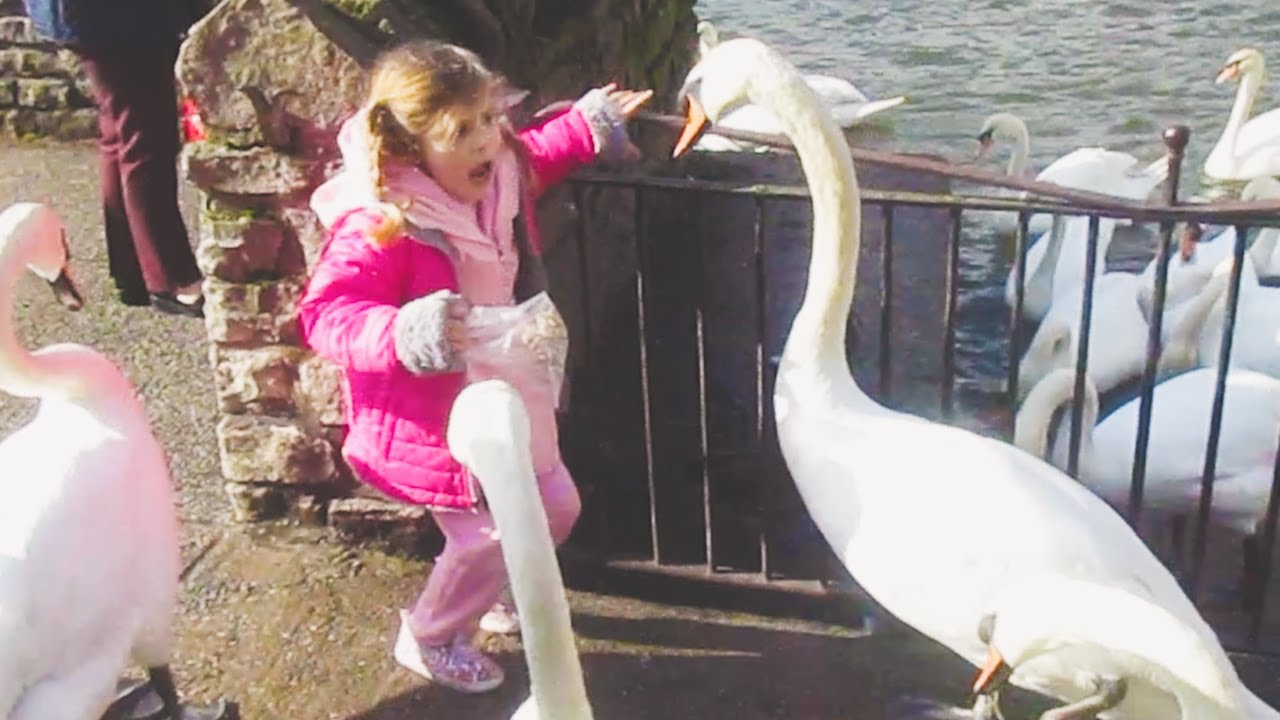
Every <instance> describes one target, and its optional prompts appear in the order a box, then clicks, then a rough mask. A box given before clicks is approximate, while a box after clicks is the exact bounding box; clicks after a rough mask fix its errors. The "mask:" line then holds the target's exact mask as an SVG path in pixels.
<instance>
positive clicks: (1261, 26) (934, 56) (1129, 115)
mask: <svg viewBox="0 0 1280 720" xmlns="http://www.w3.org/2000/svg"><path fill="white" fill-rule="evenodd" d="M696 10H697V12H698V14H699V16H700V17H702V18H705V19H709V20H712V21H713V22H715V23H716V25H717V27H718V28H719V29H720V32H721V36H722V37H725V36H728V35H732V34H741V35H751V36H754V37H758V38H760V39H762V40H764V41H766V42H769V43H771V44H773V45H774V46H775V47H777V48H778V49H779V50H782V51H783V52H785V53H786V54H787V55H788V57H790V58H791V60H792V61H793V62H794V63H796V64H797V65H798V66H799V67H800V68H801V69H802V70H805V71H807V72H820V73H825V74H831V75H839V76H842V77H845V78H847V79H849V80H851V81H853V82H854V83H855V84H856V85H857V86H858V87H859V88H861V89H862V90H863V91H864V92H866V93H867V94H868V95H871V96H873V97H889V96H893V95H906V96H907V99H908V100H907V104H905V105H902V106H900V107H898V108H895V109H894V110H890V111H888V112H887V113H886V115H890V116H891V118H892V119H891V123H892V133H893V138H894V140H893V142H894V144H895V145H897V146H899V147H901V148H902V149H909V150H913V151H921V152H937V153H939V154H942V155H945V156H948V157H956V156H959V155H962V154H963V155H969V154H971V153H972V152H973V150H974V142H973V137H974V135H976V134H977V131H978V128H979V127H980V126H981V124H982V120H983V118H985V117H986V116H987V115H989V114H991V113H993V112H997V111H1010V112H1014V113H1017V114H1018V115H1020V116H1022V118H1023V119H1024V120H1026V122H1027V125H1028V126H1029V127H1030V129H1031V153H1032V164H1033V166H1035V167H1037V168H1038V167H1042V166H1044V165H1046V164H1048V163H1049V162H1051V161H1052V160H1053V159H1054V158H1056V157H1058V156H1060V155H1062V154H1064V153H1067V152H1070V151H1071V150H1072V149H1074V148H1076V147H1080V146H1085V145H1103V146H1106V147H1110V148H1114V149H1117V150H1125V151H1128V152H1131V153H1134V154H1135V155H1138V156H1139V157H1142V158H1147V157H1150V158H1152V159H1154V158H1155V157H1158V156H1159V154H1160V153H1161V152H1162V151H1163V148H1162V146H1161V143H1160V133H1161V131H1162V130H1163V129H1164V128H1165V127H1166V126H1168V125H1171V124H1175V123H1183V124H1186V125H1187V126H1189V127H1190V128H1191V131H1192V132H1191V144H1190V146H1189V147H1188V152H1187V155H1188V167H1190V168H1195V169H1198V168H1199V165H1200V163H1201V162H1203V160H1204V158H1205V156H1206V155H1208V153H1209V150H1210V149H1211V148H1212V147H1213V144H1214V142H1215V141H1216V140H1217V137H1218V135H1219V133H1221V131H1222V126H1223V125H1224V124H1225V122H1226V118H1227V113H1228V112H1229V110H1230V108H1231V101H1232V99H1233V97H1234V93H1235V85H1234V84H1224V85H1214V84H1213V78H1214V76H1215V75H1216V74H1217V72H1218V70H1219V68H1220V67H1221V65H1222V62H1223V61H1224V60H1225V59H1226V58H1227V56H1228V55H1230V54H1231V53H1232V52H1234V51H1235V50H1237V49H1239V48H1242V47H1246V46H1252V47H1256V48H1258V49H1260V50H1261V51H1262V52H1263V53H1264V54H1266V53H1271V52H1272V51H1273V45H1271V44H1270V43H1269V42H1268V40H1269V38H1271V37H1274V30H1275V28H1276V27H1278V26H1280V4H1277V3H1275V2H1274V0H1236V1H1234V2H1205V1H1204V0H1166V1H1163V2H1158V3H1157V2H1148V1H1147V0H1141V1H1139V0H1131V1H1130V2H1120V1H1112V2H1096V1H1090V0H1081V1H1080V2H1072V3H1064V2H1060V1H1059V0H1017V1H1015V0H977V1H975V0H928V1H927V2H925V1H923V0H893V2H887V1H881V2H858V3H854V2H849V1H848V0H700V1H699V2H698V4H697V7H696ZM1274 56H1275V57H1276V58H1280V54H1275V55H1274ZM1277 62H1280V60H1277ZM1274 98H1275V94H1274V92H1271V93H1269V92H1268V87H1266V86H1264V88H1263V91H1262V93H1261V94H1260V95H1259V99H1258V103H1257V105H1256V106H1255V107H1256V108H1257V109H1258V110H1264V109H1267V108H1269V107H1270V106H1272V105H1274V104H1275V99H1274ZM1191 174H1192V175H1194V174H1195V173H1191ZM1189 180H1190V182H1191V183H1192V186H1189V187H1188V190H1190V191H1191V192H1194V178H1190V179H1189Z"/></svg>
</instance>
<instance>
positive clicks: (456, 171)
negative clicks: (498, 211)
mask: <svg viewBox="0 0 1280 720" xmlns="http://www.w3.org/2000/svg"><path fill="white" fill-rule="evenodd" d="M456 118H457V121H458V130H457V136H456V138H455V139H454V142H453V145H452V147H448V148H438V147H435V146H434V144H433V143H432V142H431V140H430V139H429V138H425V137H424V138H422V139H421V147H423V148H425V150H424V151H423V158H422V160H423V164H424V165H425V166H426V168H427V173H428V174H430V175H431V177H432V178H433V179H434V180H435V181H436V182H437V183H438V184H439V185H440V187H442V188H444V190H445V192H447V193H449V194H450V195H452V196H454V197H455V198H457V199H459V200H461V201H463V202H468V203H478V202H480V200H482V199H483V198H484V196H485V194H486V193H488V192H489V185H490V184H492V183H493V164H494V160H495V159H496V158H497V157H498V151H499V150H501V149H502V133H501V131H500V129H499V125H498V123H499V114H498V111H497V108H496V105H495V103H494V102H493V99H492V98H489V97H486V99H485V100H484V101H482V102H481V103H480V105H479V106H478V107H474V108H467V109H461V110H459V111H458V112H457V113H456Z"/></svg>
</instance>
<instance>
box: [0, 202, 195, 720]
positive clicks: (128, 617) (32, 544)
mask: <svg viewBox="0 0 1280 720" xmlns="http://www.w3.org/2000/svg"><path fill="white" fill-rule="evenodd" d="M0 228H2V229H0V234H3V235H4V236H5V239H4V240H3V241H0V243H2V244H0V389H3V390H4V391H5V392H7V393H9V394H12V395H20V396H24V397H35V398H39V399H40V408H39V411H38V412H37V413H36V416H35V417H34V418H33V419H32V420H31V422H29V423H28V424H26V425H25V426H23V427H22V428H20V429H19V430H17V431H16V432H14V433H13V434H12V435H10V436H9V437H8V438H6V439H5V440H4V441H3V442H0V467H2V468H5V472H4V476H3V479H2V480H0V717H4V718H10V719H12V720H18V719H19V718H47V719H50V720H52V719H54V718H66V719H67V720H89V719H90V718H97V717H99V716H100V715H101V714H102V713H103V712H104V711H105V710H106V708H107V707H108V705H109V704H110V703H111V701H112V700H113V699H114V697H115V690H116V679H117V677H118V676H119V674H120V673H121V672H122V671H123V670H124V669H125V667H126V666H127V665H128V663H129V661H130V660H131V659H132V660H135V661H137V662H139V663H141V664H143V665H146V666H148V667H153V666H159V665H164V664H165V663H166V662H167V661H168V658H169V655H170V651H171V644H172V637H171V624H172V621H173V613H174V608H175V603H176V601H177V590H178V573H179V560H178V539H177V520H176V516H175V510H174V503H173V490H172V487H171V485H170V480H169V470H168V464H167V462H166V459H165V456H164V452H163V451H162V449H161V447H160V445H159V443H158V442H157V441H156V439H155V437H154V436H153V435H152V433H151V429H150V425H149V423H148V421H147V416H146V413H145V412H144V411H143V408H142V406H141V404H140V403H139V402H138V400H137V398H136V397H135V396H134V392H133V389H132V387H131V386H130V384H129V382H128V380H127V379H126V378H125V377H124V375H123V374H122V373H121V372H120V371H119V370H118V369H117V368H116V367H115V365H114V364H112V363H111V361H110V360H108V359H107V358H106V357H105V356H103V355H101V354H99V353H98V352H96V351H94V350H92V349H90V348H87V347H83V346H80V345H55V346H50V347H46V348H44V349H42V350H39V351H37V352H35V353H28V352H27V351H26V350H25V349H24V348H22V347H21V346H20V345H19V344H18V341H17V338H16V337H15V335H14V333H13V329H12V325H11V317H10V315H11V310H12V302H13V300H12V296H11V294H12V292H13V287H14V284H15V281H16V280H17V278H18V276H19V275H20V274H21V272H22V268H23V265H26V264H28V263H30V264H31V266H32V267H33V269H35V270H36V272H38V273H39V274H42V275H46V276H49V275H51V274H56V273H57V272H58V271H59V270H60V269H61V266H62V263H63V262H64V261H65V250H64V249H63V246H62V239H61V227H60V224H59V223H58V221H57V219H56V218H55V217H54V216H53V214H52V212H51V211H49V210H48V209H47V208H43V207H41V206H30V205H21V206H15V207H13V208H10V209H9V210H7V211H6V212H5V213H4V215H2V216H0Z"/></svg>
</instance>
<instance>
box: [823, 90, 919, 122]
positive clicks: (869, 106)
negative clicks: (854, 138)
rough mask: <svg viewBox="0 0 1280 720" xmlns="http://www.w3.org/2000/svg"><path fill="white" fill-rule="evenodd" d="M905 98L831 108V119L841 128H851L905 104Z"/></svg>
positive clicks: (846, 104) (847, 104) (899, 97)
mask: <svg viewBox="0 0 1280 720" xmlns="http://www.w3.org/2000/svg"><path fill="white" fill-rule="evenodd" d="M906 101H907V98H906V97H903V96H901V95H900V96H898V97H895V98H889V99H887V100H871V101H869V102H864V103H845V104H842V105H835V106H832V107H831V117H832V118H834V119H835V121H836V124H837V125H839V126H840V127H843V128H848V127H852V126H854V125H857V124H858V123H860V122H862V121H863V120H866V119H867V118H869V117H871V116H872V115H875V114H876V113H879V112H883V111H885V110H889V109H891V108H895V107H897V106H899V105H901V104H902V103H904V102H906Z"/></svg>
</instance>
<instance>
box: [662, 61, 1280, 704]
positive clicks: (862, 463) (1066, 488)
mask: <svg viewBox="0 0 1280 720" xmlns="http://www.w3.org/2000/svg"><path fill="white" fill-rule="evenodd" d="M680 96H681V97H682V98H683V99H684V100H685V103H686V108H687V113H688V117H687V124H686V126H685V130H684V132H683V134H682V135H681V137H680V139H679V140H678V141H677V143H676V147H675V151H674V154H675V155H677V156H678V155H680V154H681V153H682V152H684V151H685V150H686V149H688V147H689V146H690V145H691V144H692V142H693V141H694V140H696V138H697V136H698V134H699V133H700V132H701V131H702V130H703V129H705V127H706V124H707V121H708V119H710V120H711V121H712V122H714V121H715V120H716V119H717V118H719V117H721V116H723V115H724V113H725V112H726V111H727V110H729V109H731V108H733V107H735V106H736V105H738V104H740V103H743V102H753V103H756V104H759V105H762V106H764V107H767V108H769V109H770V110H771V111H773V112H774V113H775V114H776V115H777V117H778V118H779V119H780V121H781V122H782V123H783V125H784V127H785V129H786V135H787V136H788V137H789V138H790V139H791V141H792V142H793V143H794V144H795V147H796V152H797V154H798V155H799V158H800V163H801V166H802V167H803V169H804V173H805V176H806V178H807V182H808V186H809V192H810V196H811V199H812V205H813V241H812V242H813V244H812V257H811V261H810V265H809V270H808V279H807V287H806V290H805V294H804V299H803V301H802V302H801V306H800V309H799V311H798V312H797V314H796V316H795V319H794V321H793V323H792V326H791V329H790V332H789V335H788V337H787V340H786V344H785V347H784V349H783V354H782V360H781V364H780V367H779V369H778V373H777V381H776V386H775V389H774V405H775V413H776V419H777V432H778V440H779V443H780V446H781V449H782V454H783V457H784V459H785V460H786V463H787V467H788V469H789V470H790V473H791V476H792V478H794V480H795V483H796V487H797V489H798V490H799V493H800V496H801V498H802V500H803V502H804V504H805V507H806V508H807V509H808V511H809V513H810V514H811V516H812V517H813V520H814V522H815V523H816V525H817V527H818V528H819V530H820V531H821V532H822V534H823V536H824V537H825V538H826V540H827V542H828V543H829V544H830V545H831V547H832V548H833V550H834V551H835V553H836V555H837V556H838V557H839V558H840V559H841V560H842V562H843V563H844V565H845V567H846V568H847V569H848V571H849V572H850V574H851V575H852V577H853V578H854V580H856V581H857V582H858V583H859V585H861V587H862V588H864V589H865V590H866V591H867V592H868V593H869V594H870V595H871V596H872V597H873V598H874V599H875V600H876V601H877V602H878V603H879V604H880V605H881V606H882V607H884V608H885V609H886V610H887V611H889V612H890V613H892V614H894V615H895V616H897V617H898V618H900V619H901V620H902V621H904V622H905V623H906V624H908V625H910V626H912V627H914V628H915V629H916V630H918V631H920V632H921V633H923V634H924V635H926V636H928V637H930V638H932V639H934V640H935V641H937V642H939V643H941V644H943V645H944V646H946V647H948V648H950V649H951V650H952V651H954V652H955V653H957V654H958V655H960V656H961V657H963V658H965V659H966V660H967V661H969V662H971V663H973V664H974V665H975V666H979V667H983V668H987V667H988V665H989V664H990V663H989V662H988V660H989V654H988V647H987V645H986V643H984V642H983V641H982V639H981V638H980V632H979V629H980V627H981V626H982V625H983V622H984V619H985V618H986V617H987V615H988V614H990V613H991V612H992V610H993V609H994V608H995V607H996V603H997V601H998V600H999V599H1000V593H1001V591H1002V590H1003V589H1005V588H1008V587H1010V586H1012V585H1014V584H1016V583H1019V582H1023V581H1028V580H1031V579H1033V578H1034V577H1036V576H1042V575H1043V576H1046V577H1047V578H1049V579H1057V580H1060V581H1063V582H1067V581H1075V582H1079V583H1082V584H1085V585H1087V586H1090V587H1093V588H1097V590H1098V591H1099V592H1114V593H1123V594H1126V595H1132V596H1134V597H1137V598H1140V599H1141V600H1142V601H1144V602H1148V603H1150V604H1152V605H1153V606H1154V607H1156V608H1157V609H1159V610H1160V611H1161V613H1162V614H1161V616H1160V617H1159V618H1155V617H1153V618H1151V619H1150V621H1149V622H1148V621H1147V618H1145V617H1144V616H1142V615H1141V614H1137V615H1134V616H1132V617H1129V622H1126V623H1125V624H1124V625H1123V626H1120V627H1115V628H1113V627H1111V626H1110V625H1108V626H1107V628H1106V629H1108V630H1111V631H1112V632H1113V633H1114V635H1113V636H1112V637H1111V638H1110V639H1109V640H1106V641H1105V642H1104V644H1103V645H1102V646H1101V647H1100V648H1097V647H1094V646H1083V645H1082V644H1080V643H1079V642H1078V641H1077V640H1076V639H1075V638H1073V637H1072V636H1055V637H1053V638H1052V640H1053V643H1052V645H1047V646H1042V649H1043V650H1044V652H1042V653H1040V654H1038V655H1037V656H1036V657H1033V658H1028V659H1026V660H1025V661H1022V659H1021V658H1011V659H1014V660H1015V661H1017V663H1018V664H1017V666H1016V667H1015V668H1014V669H1013V672H1012V674H1011V680H1012V682H1013V683H1014V684H1016V685H1019V686H1022V687H1026V688H1029V689H1032V690H1036V691H1038V692H1041V693H1044V694H1046V695H1049V696H1052V697H1057V698H1060V699H1062V700H1066V701H1068V702H1075V701H1078V700H1081V699H1083V698H1086V697H1097V696H1099V691H1098V688H1097V684H1098V683H1100V682H1104V681H1108V680H1111V679H1112V678H1110V677H1109V675H1110V673H1111V671H1112V670H1113V668H1114V667H1115V666H1114V665H1113V664H1112V662H1111V660H1112V659H1113V658H1112V656H1113V655H1115V656H1117V657H1118V656H1122V655H1123V654H1124V653H1126V652H1127V648H1129V647H1132V646H1142V645H1143V644H1144V643H1148V644H1150V643H1158V642H1160V640H1161V638H1160V637H1158V636H1154V635H1153V634H1152V633H1153V632H1155V631H1165V630H1167V629H1168V628H1169V627H1175V628H1177V629H1179V630H1180V631H1181V632H1182V634H1183V636H1184V637H1186V638H1187V642H1186V649H1187V650H1188V651H1195V652H1196V653H1197V656H1198V657H1200V658H1203V660H1204V662H1203V663H1202V664H1201V665H1199V666H1197V667H1195V668H1190V669H1186V668H1184V666H1183V665H1182V664H1181V663H1180V661H1179V662H1177V663H1175V662H1174V661H1166V659H1164V658H1162V657H1161V656H1160V655H1159V654H1155V655H1152V656H1151V657H1150V660H1149V661H1148V662H1145V663H1142V664H1141V665H1140V666H1137V667H1130V668H1128V670H1129V672H1127V673H1126V674H1125V675H1124V676H1122V677H1120V678H1118V680H1119V681H1120V682H1122V683H1124V684H1125V686H1126V687H1125V692H1124V693H1123V697H1122V698H1119V699H1118V700H1116V699H1115V698H1112V697H1107V698H1106V699H1108V700H1114V702H1108V703H1107V704H1108V705H1109V706H1114V707H1111V714H1112V715H1114V716H1115V717H1126V718H1138V717H1141V718H1149V717H1154V716H1156V713H1154V712H1153V709H1154V710H1157V711H1164V710H1167V709H1168V707H1169V706H1170V701H1169V700H1168V698H1169V696H1170V693H1173V694H1174V695H1175V696H1176V697H1177V701H1178V702H1180V703H1182V705H1183V708H1184V710H1185V711H1186V712H1188V713H1192V712H1194V713H1195V714H1196V715H1197V716H1199V717H1205V718H1227V717H1232V718H1238V717H1243V716H1249V717H1259V718H1262V717H1267V718H1277V717H1280V713H1276V712H1275V711H1274V710H1272V709H1271V708H1269V707H1268V706H1266V705H1265V704H1264V703H1263V702H1262V701H1261V700H1260V699H1258V698H1257V697H1256V696H1255V695H1254V694H1253V693H1252V692H1250V691H1249V690H1248V689H1247V688H1246V687H1245V686H1244V685H1243V684H1242V683H1241V682H1240V680H1239V678H1238V677H1237V675H1236V672H1235V669H1234V667H1232V665H1231V662H1230V660H1229V659H1228V658H1227V655H1226V653H1225V652H1224V651H1223V649H1222V647H1221V645H1220V644H1219V643H1218V639H1217V637H1216V636H1215V635H1214V632H1213V631H1212V630H1211V629H1210V628H1209V626H1208V625H1207V624H1206V623H1205V622H1204V620H1203V619H1202V618H1201V617H1200V614H1199V613H1198V612H1197V611H1196V608H1195V607H1194V606H1193V605H1192V603H1191V601H1190V600H1189V599H1188V598H1187V597H1186V595H1185V594H1184V593H1183V592H1182V589H1181V588H1180V587H1179V586H1178V583H1177V582H1176V581H1175V580H1174V578H1173V577H1172V575H1170V573H1169V571H1168V570H1167V569H1166V568H1165V567H1164V566H1163V565H1162V564H1161V563H1160V562H1159V561H1158V560H1157V559H1156V558H1155V557H1154V556H1153V555H1152V554H1151V551H1150V550H1149V549H1148V548H1147V546H1146V545H1145V544H1144V543H1143V542H1142V541H1141V540H1140V539H1139V538H1138V537H1137V536H1136V535H1135V534H1134V533H1133V531H1132V530H1131V529H1130V528H1129V526H1128V525H1127V524H1126V523H1125V521H1124V520H1123V519H1122V518H1121V517H1120V516H1119V515H1117V514H1116V513H1115V512H1114V511H1113V510H1112V509H1111V508H1110V507H1109V506H1107V504H1106V503H1105V502H1104V501H1103V500H1101V499H1100V498H1098V497H1097V496H1096V495H1094V494H1093V493H1091V492H1089V490H1088V489H1086V488H1085V487H1084V486H1082V485H1080V484H1079V483H1077V482H1076V481H1075V480H1073V479H1071V478H1070V477H1069V476H1067V475H1066V474H1065V473H1063V472H1061V471H1060V470H1058V469H1057V468H1054V467H1053V466H1051V465H1049V464H1047V463H1045V462H1044V461H1042V460H1040V459H1038V458H1035V457H1033V456H1031V455H1030V454H1028V453H1026V452H1023V451H1021V450H1019V449H1017V448H1015V447H1014V446H1012V445H1009V444H1007V443H1004V442H1000V441H998V440H995V439H991V438H986V437H982V436H980V435H977V434H975V433H973V432H969V431H967V430H964V429H961V428H957V427H952V426H947V425H942V424H938V423H933V422H930V421H927V420H924V419H922V418H919V417H916V416H912V415H908V414H905V413H900V412H895V411H893V410H889V409H888V408H885V407H883V406H881V405H879V404H878V403H876V402H874V401H873V400H872V399H871V398H870V397H868V396H867V395H866V394H865V393H864V392H863V391H862V390H861V389H860V388H859V387H858V386H857V384H856V383H855V381H854V379H853V376H852V374H851V373H850V370H849V366H848V363H847V360H846V355H845V352H846V351H845V331H846V327H847V319H848V316H849V312H850V305H851V302H852V300H853V295H854V286H855V277H856V272H857V264H858V263H857V260H858V249H859V239H860V238H859V236H860V228H861V197H860V194H859V190H858V183H857V175H856V174H855V172H854V168H853V162H852V160H851V159H850V156H849V152H848V146H847V145H846V143H845V141H844V137H843V136H842V135H841V133H840V130H839V128H838V127H837V126H836V124H835V122H834V121H832V119H831V117H830V115H829V114H828V113H827V112H826V110H825V108H824V107H823V105H822V104H821V102H820V101H819V100H818V98H817V97H816V96H815V95H814V93H813V91H812V90H810V89H809V87H808V86H807V85H806V84H805V83H804V80H803V78H802V77H801V76H800V74H799V72H797V71H796V70H795V68H793V67H792V66H790V65H789V64H788V63H787V62H786V60H785V59H784V58H783V57H782V56H781V55H779V54H778V53H777V52H776V51H774V50H773V49H771V48H769V47H768V46H766V45H764V44H763V43H760V42H758V41H755V40H751V39H741V38H740V39H735V40H731V41H727V42H725V43H722V44H721V45H719V46H717V47H716V48H713V49H712V51H711V52H710V53H709V54H708V55H707V56H706V57H705V58H703V59H702V60H701V61H700V62H699V63H698V64H697V65H695V66H694V68H693V69H692V70H690V72H689V75H688V76H687V78H686V80H685V84H684V86H683V88H682V90H681V93H680ZM1001 607H1004V606H1001ZM1018 609H1019V610H1020V611H1022V612H1027V613H1037V612H1041V611H1043V610H1044V607H1043V606H1040V605H1037V606H1036V607H1031V608H1025V607H1021V606H1019V607H1018ZM1006 610H1007V608H1006ZM1053 610H1054V612H1057V613H1071V612H1074V611H1075V609H1074V608H1071V607H1065V608H1054V609H1053ZM1096 615H1097V612H1096V611H1095V612H1091V613H1090V616H1089V617H1079V618H1074V620H1075V621H1077V622H1081V623H1086V624H1087V623H1088V622H1089V620H1090V618H1091V617H1094V616H1096ZM1050 620H1051V618H1048V617H1046V618H1045V619H1044V622H1045V623H1048V622H1050ZM1060 622H1061V620H1060ZM1099 622H1102V621H1101V620H1099ZM997 626H998V620H997ZM1184 670H1185V672H1184ZM1192 670H1194V674H1188V673H1191V672H1192ZM1157 671H1159V672H1166V673H1173V674H1176V676H1177V677H1178V678H1179V679H1180V680H1182V681H1184V682H1185V683H1187V684H1189V685H1190V686H1193V687H1197V688H1199V687H1203V688H1204V689H1205V691H1204V693H1203V695H1200V696H1193V695H1190V694H1184V693H1182V692H1181V687H1180V686H1173V685H1170V684H1168V683H1163V682H1161V681H1160V680H1161V678H1162V677H1165V676H1161V675H1159V674H1158V672H1157Z"/></svg>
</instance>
